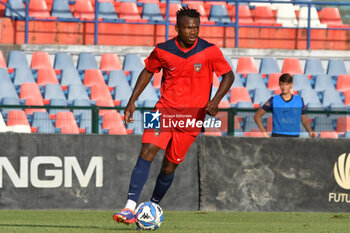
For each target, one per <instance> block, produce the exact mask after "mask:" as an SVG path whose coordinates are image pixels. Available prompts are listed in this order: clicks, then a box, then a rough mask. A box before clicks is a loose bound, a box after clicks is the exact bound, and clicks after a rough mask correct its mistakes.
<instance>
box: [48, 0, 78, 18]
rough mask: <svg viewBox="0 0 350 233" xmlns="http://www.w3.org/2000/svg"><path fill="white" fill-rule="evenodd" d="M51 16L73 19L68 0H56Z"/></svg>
mask: <svg viewBox="0 0 350 233" xmlns="http://www.w3.org/2000/svg"><path fill="white" fill-rule="evenodd" d="M51 16H52V17H58V18H64V19H73V14H72V12H71V9H70V7H69V2H68V0H54V1H53V4H52V9H51Z"/></svg>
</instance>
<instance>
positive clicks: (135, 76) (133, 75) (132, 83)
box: [130, 69, 142, 88]
mask: <svg viewBox="0 0 350 233" xmlns="http://www.w3.org/2000/svg"><path fill="white" fill-rule="evenodd" d="M141 71H142V69H139V70H133V71H131V72H130V74H131V80H130V86H131V87H132V88H134V87H135V85H136V82H137V79H138V77H139V75H140V73H141Z"/></svg>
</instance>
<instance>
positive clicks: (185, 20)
mask: <svg viewBox="0 0 350 233" xmlns="http://www.w3.org/2000/svg"><path fill="white" fill-rule="evenodd" d="M199 25H200V14H199V12H198V11H197V10H195V9H191V8H187V7H185V8H181V9H180V10H178V11H177V12H176V26H175V30H176V32H177V33H178V36H177V38H178V40H179V42H180V45H181V46H184V47H186V48H187V47H191V46H192V45H193V44H194V43H195V42H196V40H197V38H198V34H199Z"/></svg>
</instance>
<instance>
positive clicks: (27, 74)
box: [13, 66, 35, 86]
mask: <svg viewBox="0 0 350 233" xmlns="http://www.w3.org/2000/svg"><path fill="white" fill-rule="evenodd" d="M22 83H35V79H34V76H33V73H32V71H31V70H30V69H29V68H28V67H25V66H24V67H17V68H16V70H15V78H14V80H13V84H15V86H20V85H21V84H22Z"/></svg>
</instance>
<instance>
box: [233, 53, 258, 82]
mask: <svg viewBox="0 0 350 233" xmlns="http://www.w3.org/2000/svg"><path fill="white" fill-rule="evenodd" d="M236 72H237V73H239V74H243V76H244V77H246V75H247V74H249V73H258V69H257V68H256V65H255V63H254V60H253V58H252V57H240V58H238V63H237V69H236Z"/></svg>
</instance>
